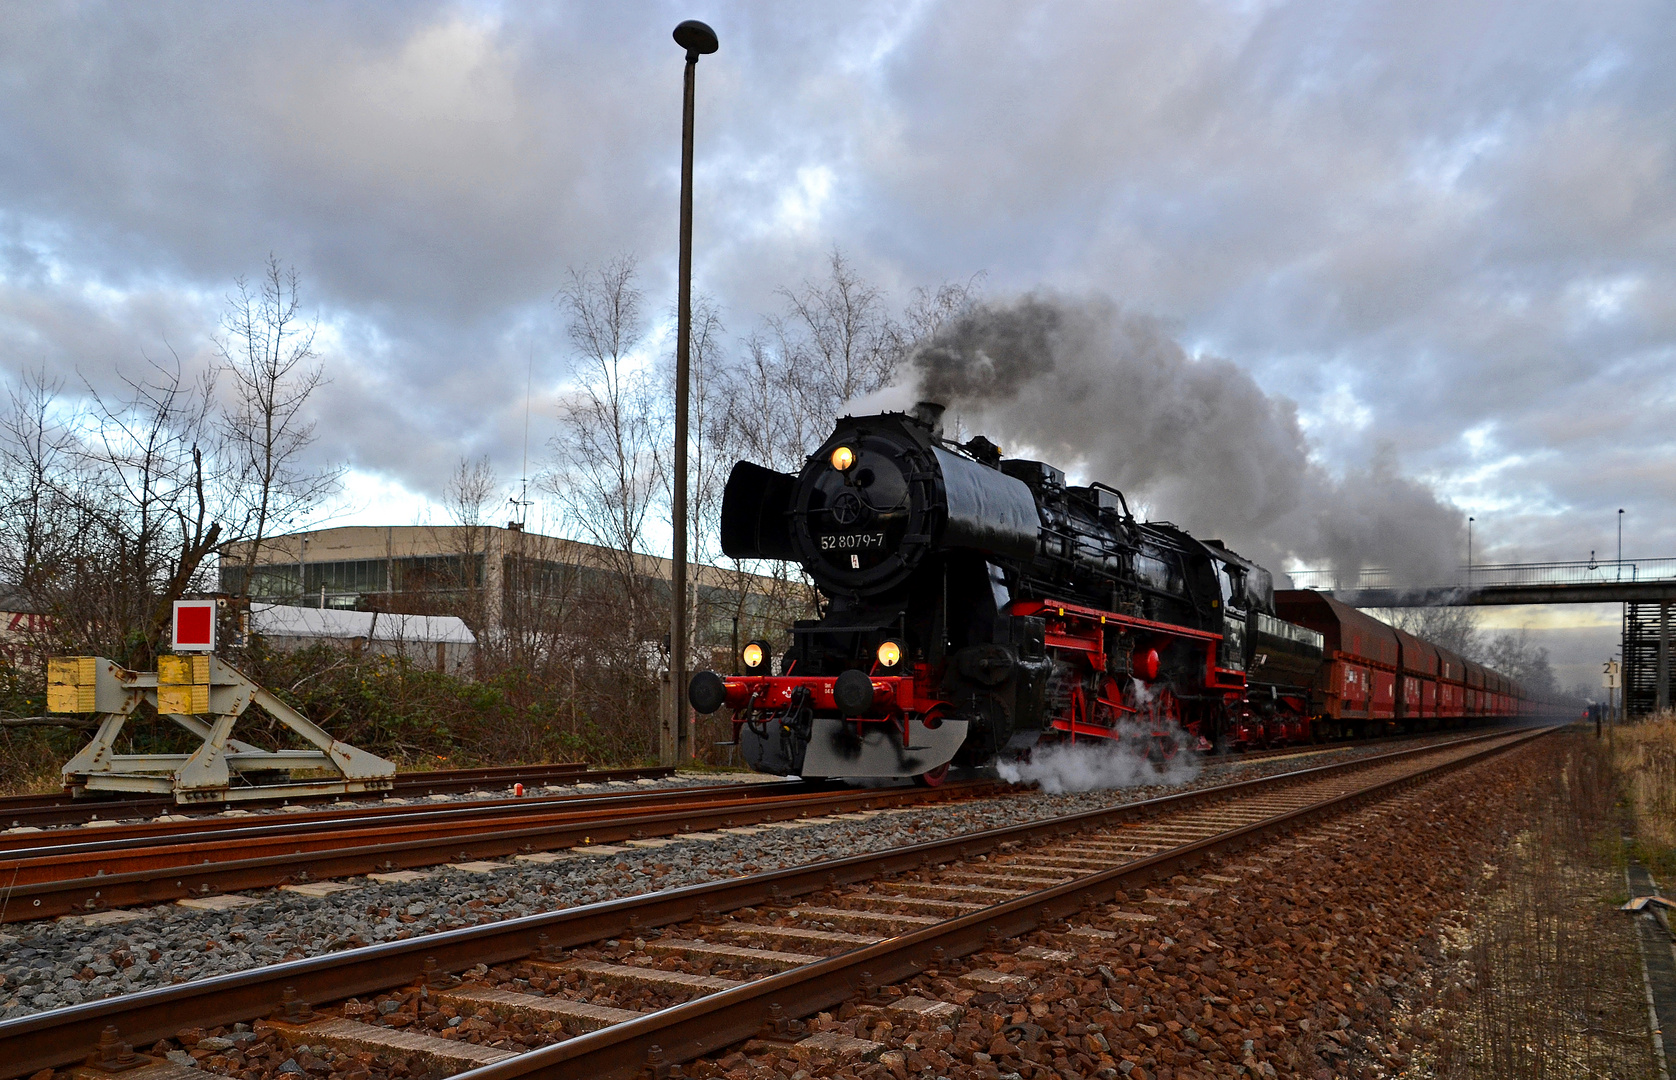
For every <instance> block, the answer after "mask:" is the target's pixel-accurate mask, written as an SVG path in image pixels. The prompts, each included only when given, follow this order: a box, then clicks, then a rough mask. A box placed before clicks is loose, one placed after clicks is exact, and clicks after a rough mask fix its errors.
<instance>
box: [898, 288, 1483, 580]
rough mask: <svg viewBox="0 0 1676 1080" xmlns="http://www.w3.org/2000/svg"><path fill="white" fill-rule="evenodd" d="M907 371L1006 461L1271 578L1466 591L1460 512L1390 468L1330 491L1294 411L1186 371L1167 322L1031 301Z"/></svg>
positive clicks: (943, 336)
mask: <svg viewBox="0 0 1676 1080" xmlns="http://www.w3.org/2000/svg"><path fill="white" fill-rule="evenodd" d="M910 367H911V370H912V375H913V378H914V381H915V382H916V383H917V386H915V387H914V393H915V394H916V395H917V396H918V397H921V398H928V399H930V400H933V401H940V402H943V403H944V404H946V405H948V406H949V410H950V417H949V419H950V420H953V419H955V418H956V417H958V420H959V422H960V423H961V424H963V425H964V427H965V428H966V429H967V430H968V431H970V432H982V433H983V434H986V435H988V436H989V437H990V438H992V439H994V440H995V441H997V442H999V443H1001V445H1002V446H1003V447H1005V448H1006V451H1007V453H1008V454H1009V455H1011V456H1016V455H1022V454H1030V455H1033V456H1039V457H1041V458H1043V459H1044V460H1047V461H1050V462H1053V463H1054V464H1057V465H1059V466H1061V467H1065V468H1068V469H1069V470H1071V471H1074V472H1079V473H1082V474H1084V475H1085V476H1086V477H1088V478H1089V479H1098V480H1104V481H1106V482H1107V483H1110V484H1113V485H1115V486H1117V487H1119V488H1121V489H1123V490H1124V491H1125V492H1126V493H1128V494H1129V496H1130V498H1131V500H1136V499H1139V500H1142V501H1144V502H1146V503H1148V504H1149V505H1150V507H1151V508H1152V511H1153V513H1152V516H1153V517H1157V518H1169V519H1171V520H1174V521H1176V522H1177V523H1178V524H1180V525H1182V526H1184V527H1186V528H1187V529H1189V530H1190V531H1192V532H1193V533H1194V534H1196V535H1198V536H1203V537H1216V538H1220V539H1223V540H1225V541H1226V542H1227V543H1228V544H1229V546H1231V547H1233V548H1234V549H1235V550H1238V551H1241V552H1243V553H1244V554H1247V555H1249V556H1251V557H1253V558H1256V559H1258V560H1259V561H1262V562H1264V563H1265V564H1266V565H1268V566H1269V567H1270V568H1272V569H1275V570H1280V569H1281V568H1282V567H1283V566H1284V565H1285V564H1286V562H1287V561H1288V558H1289V557H1293V558H1296V559H1298V560H1300V561H1302V562H1304V563H1307V564H1310V565H1313V566H1321V565H1323V564H1325V565H1329V566H1331V567H1332V568H1333V569H1334V570H1336V571H1338V572H1339V574H1340V575H1341V576H1342V575H1344V574H1347V573H1353V572H1354V571H1355V570H1357V569H1360V568H1363V567H1385V568H1389V569H1390V570H1391V571H1392V572H1393V574H1394V575H1395V577H1396V580H1397V581H1399V582H1406V583H1429V582H1442V581H1448V580H1452V578H1453V569H1454V567H1455V565H1456V561H1457V552H1458V551H1459V550H1460V546H1461V543H1462V540H1463V537H1464V530H1465V519H1464V517H1463V515H1462V514H1461V513H1460V512H1459V511H1458V510H1456V509H1455V508H1454V507H1452V506H1450V505H1448V504H1447V503H1445V502H1443V501H1442V500H1440V499H1439V498H1438V497H1437V495H1436V494H1435V493H1434V492H1433V491H1432V490H1431V489H1430V488H1429V487H1427V486H1426V485H1424V484H1421V483H1419V482H1416V481H1414V480H1411V479H1406V478H1404V477H1403V476H1402V475H1401V474H1400V473H1399V471H1398V469H1397V465H1396V462H1395V461H1394V460H1393V459H1392V456H1391V455H1390V454H1389V453H1388V452H1381V453H1376V454H1375V455H1374V457H1373V461H1372V464H1371V465H1369V466H1368V467H1367V468H1364V469H1352V470H1349V471H1347V472H1346V473H1345V475H1344V476H1343V477H1335V476H1333V475H1332V474H1330V473H1329V472H1328V471H1327V470H1325V469H1323V468H1322V467H1321V466H1319V465H1318V464H1316V463H1315V462H1313V461H1312V460H1311V459H1310V447H1309V442H1308V440H1307V439H1306V438H1305V436H1304V433H1303V429H1302V428H1301V427H1300V426H1299V424H1298V416H1297V407H1296V405H1294V404H1293V403H1292V402H1291V401H1289V400H1287V399H1285V398H1283V397H1277V396H1271V395H1269V394H1266V393H1264V392H1263V390H1262V388H1261V387H1259V386H1258V385H1257V383H1256V382H1255V381H1254V380H1253V379H1252V377H1251V376H1250V375H1249V374H1248V373H1247V372H1246V371H1244V370H1243V369H1242V368H1240V367H1238V366H1237V365H1235V364H1234V363H1232V362H1231V361H1228V360H1224V359H1219V358H1216V357H1195V356H1189V355H1188V354H1187V352H1186V351H1185V350H1183V349H1182V347H1181V346H1180V345H1179V344H1178V343H1177V342H1176V341H1175V339H1174V338H1172V337H1171V336H1170V334H1169V333H1168V332H1167V330H1166V329H1165V327H1164V326H1163V324H1162V323H1160V322H1159V321H1158V320H1157V319H1153V318H1149V317H1147V316H1143V315H1133V314H1127V313H1124V312H1123V311H1121V310H1120V309H1119V308H1118V307H1117V306H1116V305H1115V304H1111V303H1109V302H1102V301H1084V302H1074V303H1073V302H1067V301H1063V300H1058V299H1053V298H1049V297H1044V296H1039V295H1036V296H1027V297H1024V298H1022V299H1019V300H1015V301H1011V302H1008V303H1000V304H988V305H982V306H978V307H975V308H973V309H971V310H969V311H967V312H966V313H964V314H962V315H960V316H958V317H956V318H955V319H953V320H951V321H950V322H949V323H947V324H945V325H944V327H943V328H942V329H941V330H940V331H939V332H938V333H937V334H936V336H934V337H933V338H932V339H931V340H930V341H928V342H926V343H925V344H923V345H922V346H921V347H919V348H918V349H917V350H916V351H915V352H914V353H913V354H912V356H911V357H910ZM950 427H951V429H952V427H953V424H952V423H951V424H950Z"/></svg>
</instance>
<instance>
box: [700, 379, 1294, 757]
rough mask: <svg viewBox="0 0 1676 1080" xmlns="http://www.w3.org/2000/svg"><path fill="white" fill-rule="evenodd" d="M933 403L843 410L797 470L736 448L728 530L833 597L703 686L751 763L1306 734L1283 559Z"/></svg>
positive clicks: (730, 539) (742, 550) (735, 543)
mask: <svg viewBox="0 0 1676 1080" xmlns="http://www.w3.org/2000/svg"><path fill="white" fill-rule="evenodd" d="M941 412H942V409H941V407H940V406H935V405H930V404H922V405H921V406H919V407H917V408H916V409H915V410H914V412H913V413H911V414H904V413H884V414H880V415H874V416H853V417H845V418H843V419H842V420H840V421H839V422H838V424H837V426H836V428H835V430H834V431H833V433H832V436H831V437H830V438H828V439H827V440H826V442H825V443H824V444H822V446H821V447H820V449H819V450H817V451H816V452H815V453H814V454H813V455H812V456H811V457H810V458H809V459H808V461H807V462H806V463H805V465H804V467H803V470H802V471H801V472H800V473H798V474H797V475H796V476H792V475H788V474H783V473H778V472H775V471H772V470H769V469H765V468H762V467H761V466H758V465H754V464H751V463H750V462H740V463H738V464H737V465H735V467H734V469H733V472H732V474H731V475H730V477H729V479H728V484H727V489H726V493H725V495H724V501H723V509H722V537H721V541H722V550H723V551H724V552H725V553H726V554H727V555H728V556H730V557H733V558H742V559H784V560H792V561H796V562H798V563H799V564H801V565H802V567H803V568H804V570H806V571H807V572H808V574H809V575H810V577H811V578H812V579H813V580H814V582H815V585H816V586H817V588H818V589H819V591H820V594H821V597H822V605H821V617H820V618H819V619H813V620H806V621H799V622H797V623H796V624H795V625H794V626H793V627H792V628H791V645H790V647H789V648H788V649H786V650H785V652H784V654H783V656H782V657H781V658H780V665H779V667H780V670H779V673H778V674H776V673H775V672H774V670H773V668H774V657H773V656H772V655H770V654H769V652H768V651H766V650H764V649H763V648H762V647H761V646H760V645H753V646H752V647H750V648H747V649H746V656H745V660H746V662H747V668H748V673H747V674H745V675H742V676H723V675H719V674H717V673H715V672H700V673H698V674H697V675H695V676H694V677H693V679H692V681H691V683H690V684H689V688H688V698H689V701H690V702H691V703H692V705H693V707H694V708H696V709H697V710H698V711H699V712H701V713H711V712H714V711H716V710H717V709H719V708H721V707H722V706H724V705H725V706H728V707H730V708H731V709H732V711H733V721H734V730H735V734H736V737H737V740H738V743H739V745H740V747H741V750H742V755H743V757H744V759H745V760H746V761H747V762H748V763H749V764H750V765H751V766H752V767H753V768H756V769H759V770H761V771H764V772H770V773H779V774H787V775H800V776H806V777H817V776H819V777H828V776H833V777H835V776H844V777H882V776H897V777H914V778H915V779H917V780H918V781H919V782H921V783H928V784H935V783H938V782H940V781H941V780H942V778H943V776H944V775H945V774H946V773H947V771H948V768H949V766H950V765H951V764H954V765H962V766H965V765H981V764H982V763H984V762H986V761H988V760H989V759H991V758H993V757H995V756H996V755H997V754H1003V753H1009V752H1011V753H1023V752H1027V751H1028V750H1029V749H1030V748H1031V747H1034V746H1036V745H1038V744H1039V743H1041V742H1043V741H1044V740H1050V741H1058V742H1077V741H1079V740H1113V739H1124V738H1139V739H1142V740H1146V741H1148V742H1149V743H1154V742H1156V743H1159V744H1161V745H1167V746H1173V745H1175V744H1176V742H1177V741H1179V740H1186V741H1188V742H1189V743H1190V744H1192V745H1195V746H1197V747H1199V748H1209V747H1210V746H1211V745H1212V744H1213V743H1236V744H1242V743H1251V742H1274V741H1279V740H1286V739H1303V738H1306V737H1307V736H1308V734H1309V695H1310V690H1309V688H1310V686H1311V684H1312V683H1313V682H1314V680H1315V678H1316V675H1317V672H1318V671H1319V669H1320V668H1321V666H1322V638H1321V635H1320V634H1318V633H1316V632H1314V631H1311V630H1308V629H1305V628H1304V627H1301V626H1296V625H1293V624H1291V623H1287V622H1284V621H1282V620H1280V619H1278V618H1276V617H1275V614H1274V591H1273V584H1272V578H1271V576H1270V574H1269V573H1268V571H1266V570H1264V569H1263V568H1262V567H1260V566H1257V565H1255V564H1254V563H1252V562H1250V561H1248V560H1246V559H1243V558H1241V557H1240V556H1239V555H1237V554H1235V553H1234V552H1232V551H1229V550H1228V549H1227V548H1226V547H1224V546H1223V545H1222V544H1220V543H1219V542H1218V541H1214V540H1210V541H1202V540H1197V539H1195V538H1194V537H1192V536H1190V535H1188V534H1187V533H1186V532H1184V531H1183V530H1181V529H1178V528H1176V527H1174V526H1172V525H1168V524H1163V523H1157V522H1140V521H1137V520H1136V519H1135V517H1134V515H1133V514H1132V513H1130V511H1129V508H1128V506H1127V504H1126V502H1125V500H1124V498H1123V495H1122V493H1121V492H1119V491H1117V490H1116V489H1115V488H1111V487H1108V486H1106V485H1104V484H1100V483H1094V484H1090V485H1087V486H1075V485H1071V484H1068V483H1066V480H1065V475H1064V473H1062V472H1061V471H1060V470H1058V469H1056V468H1054V467H1053V466H1051V465H1048V464H1045V463H1043V462H1040V461H1030V460H1024V459H1012V458H1003V457H1002V456H1001V452H1000V449H999V448H998V447H996V446H995V445H994V444H993V443H991V442H989V440H987V439H985V438H983V437H982V436H979V437H977V438H974V439H972V440H970V441H969V442H966V443H963V444H958V445H957V444H955V443H953V442H950V441H948V440H945V439H944V438H943V437H942V433H941V430H940V424H939V419H940V415H941Z"/></svg>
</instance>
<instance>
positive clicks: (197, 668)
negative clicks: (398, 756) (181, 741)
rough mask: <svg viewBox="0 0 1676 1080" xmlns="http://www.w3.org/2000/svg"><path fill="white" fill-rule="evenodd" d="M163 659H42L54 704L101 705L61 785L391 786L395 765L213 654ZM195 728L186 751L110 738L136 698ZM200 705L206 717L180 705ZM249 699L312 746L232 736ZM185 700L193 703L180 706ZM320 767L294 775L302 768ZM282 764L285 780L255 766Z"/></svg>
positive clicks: (259, 793) (335, 789) (221, 794)
mask: <svg viewBox="0 0 1676 1080" xmlns="http://www.w3.org/2000/svg"><path fill="white" fill-rule="evenodd" d="M186 659H187V660H188V661H189V662H185V663H183V662H182V660H183V658H179V657H163V658H160V663H159V668H160V669H161V670H160V671H159V672H144V671H128V670H127V669H125V668H123V667H122V666H121V665H119V664H116V663H115V662H113V661H110V660H106V659H104V658H103V657H91V656H81V657H54V658H53V659H52V660H51V661H50V662H49V664H48V675H47V679H48V705H49V707H50V708H51V709H53V711H55V712H96V713H100V714H102V718H101V720H100V724H99V728H98V730H97V731H96V732H95V733H94V736H93V738H92V739H91V740H90V741H89V742H88V744H87V745H86V746H84V747H83V748H82V749H81V750H80V751H79V752H78V753H77V754H76V755H75V756H74V757H73V758H71V759H70V760H69V761H68V762H66V763H65V765H64V768H63V776H64V785H65V786H66V787H68V788H70V789H71V790H73V791H75V792H76V793H77V794H82V793H85V792H95V791H101V792H103V791H149V792H159V793H162V792H169V793H172V794H173V795H174V797H175V801H176V802H182V803H187V802H235V801H238V800H241V799H262V798H273V797H274V796H276V795H291V794H294V795H298V796H304V795H310V796H312V795H322V794H348V793H353V792H362V791H388V790H389V789H390V788H391V786H392V784H393V781H394V778H395V774H396V767H395V765H394V764H393V763H391V762H389V761H386V760H385V759H384V758H381V757H379V756H378V755H376V754H370V753H368V752H367V751H365V750H361V749H359V748H357V747H354V746H351V745H349V744H348V743H344V742H340V741H339V740H337V739H334V738H332V736H331V735H330V734H329V733H327V732H326V731H325V730H324V729H323V728H321V727H320V726H319V725H318V724H316V723H314V722H313V721H311V720H309V719H308V718H307V717H306V716H304V715H302V714H301V713H299V712H298V711H297V710H295V709H293V708H291V707H290V706H289V705H287V704H285V703H284V702H283V701H281V700H279V698H277V697H275V696H274V695H273V694H271V693H269V692H268V691H266V690H264V689H263V688H262V687H260V686H258V685H257V684H256V683H254V682H252V681H251V680H250V679H249V678H248V677H246V676H245V675H244V674H243V673H242V672H240V671H239V670H237V669H236V668H234V667H232V666H231V665H229V664H226V663H224V662H222V661H221V660H219V659H216V658H215V657H210V656H199V657H195V658H186ZM142 701H143V702H146V703H148V704H150V705H151V706H152V707H153V708H157V709H158V715H160V716H163V717H166V718H168V719H169V720H170V721H172V722H174V723H176V724H178V725H179V726H180V727H182V728H184V729H185V730H186V731H188V732H190V733H192V734H193V735H195V736H197V738H198V739H199V740H200V743H199V746H198V747H197V749H196V750H194V751H193V752H192V753H190V754H118V753H117V752H116V742H117V739H118V737H119V736H120V735H121V734H122V730H123V727H124V725H126V723H127V721H128V718H129V717H130V716H132V715H133V714H134V712H135V710H136V709H137V708H138V707H139V705H140V703H141V702H142ZM189 702H191V703H197V704H198V705H199V706H200V707H204V708H205V712H206V714H207V715H208V716H209V717H210V719H209V720H207V721H206V720H204V719H202V718H200V717H199V716H196V715H192V714H190V713H183V712H174V711H170V712H164V711H163V710H162V709H161V708H158V706H159V705H160V704H163V705H165V707H172V708H179V707H181V706H182V705H183V703H189ZM251 705H257V706H259V707H260V708H261V709H262V710H263V711H265V712H267V713H268V714H269V715H271V716H272V717H273V718H274V719H276V720H278V721H279V722H280V723H281V724H283V725H284V726H285V727H286V728H288V729H290V730H291V731H292V732H293V733H294V734H296V735H297V736H298V737H299V738H301V739H302V740H303V741H304V742H306V743H308V744H309V745H310V746H312V747H313V749H309V750H274V751H270V750H263V749H262V748H261V747H259V746H255V745H253V744H251V743H247V742H244V741H242V740H239V739H235V738H233V731H234V729H235V728H236V727H237V725H238V721H239V718H240V717H242V716H243V715H244V713H245V710H247V709H248V708H249V707H250V706H251ZM186 707H191V705H186ZM304 771H307V772H311V773H318V774H324V775H320V776H315V777H310V778H308V779H304V780H298V779H297V778H296V776H295V775H294V774H296V773H298V772H304ZM276 772H278V773H284V774H286V775H287V777H288V779H287V780H286V781H285V782H283V783H268V782H262V781H263V779H264V778H263V777H261V776H260V775H256V774H261V773H269V774H271V773H276Z"/></svg>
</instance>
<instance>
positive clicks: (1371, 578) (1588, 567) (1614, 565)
mask: <svg viewBox="0 0 1676 1080" xmlns="http://www.w3.org/2000/svg"><path fill="white" fill-rule="evenodd" d="M1290 576H1291V578H1292V583H1293V585H1294V586H1295V587H1296V588H1299V589H1322V590H1332V591H1334V592H1352V591H1360V590H1364V589H1405V588H1419V589H1450V588H1490V587H1495V586H1498V585H1507V586H1524V585H1597V584H1600V585H1605V584H1613V583H1617V582H1638V581H1670V580H1676V558H1669V559H1624V560H1622V561H1620V560H1617V559H1600V560H1592V561H1591V560H1579V561H1576V562H1533V563H1476V564H1474V565H1472V566H1470V567H1467V566H1462V567H1460V568H1459V569H1458V570H1457V572H1456V578H1455V580H1454V581H1434V582H1426V583H1420V582H1413V581H1403V580H1401V579H1399V578H1398V577H1397V576H1396V575H1395V574H1393V573H1392V572H1391V571H1390V570H1382V569H1365V570H1360V571H1357V572H1356V573H1354V574H1349V575H1344V576H1340V575H1339V574H1338V573H1337V572H1336V571H1333V570H1293V571H1291V573H1290Z"/></svg>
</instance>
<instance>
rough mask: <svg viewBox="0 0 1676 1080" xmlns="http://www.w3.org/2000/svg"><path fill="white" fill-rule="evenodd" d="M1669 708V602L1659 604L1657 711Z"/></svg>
mask: <svg viewBox="0 0 1676 1080" xmlns="http://www.w3.org/2000/svg"><path fill="white" fill-rule="evenodd" d="M1668 708H1670V601H1668V600H1666V601H1664V602H1663V603H1661V604H1659V661H1658V711H1659V712H1664V711H1665V710H1666V709H1668Z"/></svg>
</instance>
